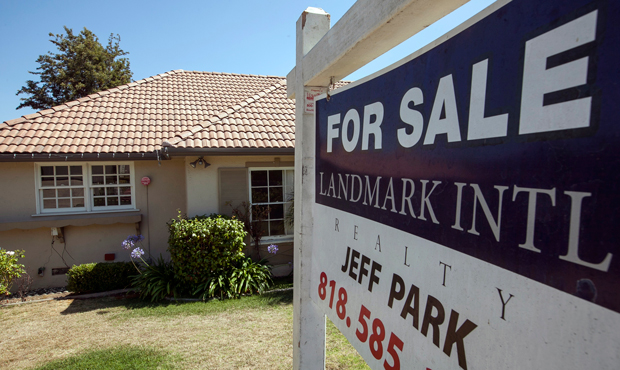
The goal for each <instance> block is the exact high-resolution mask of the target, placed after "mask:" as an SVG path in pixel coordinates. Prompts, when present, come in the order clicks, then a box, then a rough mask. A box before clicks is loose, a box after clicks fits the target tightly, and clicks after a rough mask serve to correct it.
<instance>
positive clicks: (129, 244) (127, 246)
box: [123, 238, 135, 249]
mask: <svg viewBox="0 0 620 370" xmlns="http://www.w3.org/2000/svg"><path fill="white" fill-rule="evenodd" d="M134 246H135V244H134V242H133V240H131V239H129V238H127V239H125V240H123V248H125V249H131V248H133V247H134Z"/></svg>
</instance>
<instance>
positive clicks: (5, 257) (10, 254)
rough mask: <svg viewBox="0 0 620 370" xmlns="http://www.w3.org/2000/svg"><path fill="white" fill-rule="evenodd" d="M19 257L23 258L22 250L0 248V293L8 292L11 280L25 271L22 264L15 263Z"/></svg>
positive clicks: (11, 283)
mask: <svg viewBox="0 0 620 370" xmlns="http://www.w3.org/2000/svg"><path fill="white" fill-rule="evenodd" d="M19 258H24V251H20V250H15V251H7V250H4V249H2V248H0V295H6V294H9V291H10V290H11V286H12V285H13V281H15V280H17V279H18V278H19V277H20V276H21V274H23V273H24V272H26V271H25V270H24V265H22V264H19V263H17V260H18V259H19Z"/></svg>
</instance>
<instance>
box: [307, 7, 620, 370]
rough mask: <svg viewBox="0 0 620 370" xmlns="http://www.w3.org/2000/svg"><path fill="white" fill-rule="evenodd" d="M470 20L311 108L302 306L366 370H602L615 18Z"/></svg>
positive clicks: (617, 92)
mask: <svg viewBox="0 0 620 370" xmlns="http://www.w3.org/2000/svg"><path fill="white" fill-rule="evenodd" d="M478 19H479V20H478V21H477V22H475V23H473V22H472V24H471V25H470V26H469V27H467V28H465V27H463V30H462V31H461V32H460V33H458V34H455V35H454V36H453V37H451V38H449V39H448V40H446V41H445V42H443V43H441V44H439V45H438V46H436V47H434V48H432V49H430V50H427V51H425V52H420V53H418V55H416V56H415V57H413V58H412V59H411V60H409V61H407V62H404V63H402V64H401V65H400V66H398V67H395V68H393V69H391V70H390V71H388V72H385V73H383V74H382V75H380V76H378V77H375V78H373V79H371V80H368V81H366V82H363V83H360V84H353V86H351V87H350V88H346V89H343V90H341V91H340V92H334V93H333V94H332V95H331V98H330V100H329V101H328V100H327V99H325V98H322V99H320V100H317V104H316V159H317V165H316V184H315V186H316V204H315V212H316V213H315V218H314V220H315V221H314V222H315V234H314V240H315V241H316V245H315V249H314V251H313V269H314V271H313V277H312V278H313V279H314V282H313V291H312V297H313V300H314V301H315V303H316V304H317V305H318V306H319V307H321V308H322V309H323V310H324V312H325V313H326V314H327V315H328V317H329V318H330V319H331V320H332V321H333V322H334V323H335V324H336V326H337V327H338V328H339V329H340V330H341V331H342V332H343V333H344V334H345V335H346V336H347V338H348V339H349V341H350V342H351V343H352V344H353V345H354V346H355V347H356V349H357V350H358V351H359V353H360V354H361V355H362V356H363V357H364V358H365V360H366V361H367V363H368V364H369V365H370V366H371V367H372V368H373V369H422V370H424V369H433V370H435V369H438V370H439V369H457V368H462V369H468V368H469V369H617V368H618V364H620V247H619V244H620V242H619V240H620V237H619V235H618V233H619V232H618V230H619V229H620V227H619V225H620V212H619V210H620V149H619V148H620V114H619V113H618V109H617V105H618V102H619V101H620V68H619V67H618V66H619V65H620V23H619V22H617V20H618V19H620V2H618V1H587V0H565V1H534V0H515V1H512V2H509V3H507V4H505V5H503V6H502V5H497V4H496V5H493V6H492V7H491V8H489V9H487V10H486V11H485V12H483V14H481V15H479V16H478Z"/></svg>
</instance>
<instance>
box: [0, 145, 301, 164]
mask: <svg viewBox="0 0 620 370" xmlns="http://www.w3.org/2000/svg"><path fill="white" fill-rule="evenodd" d="M248 155H295V149H294V148H174V147H171V146H164V147H163V148H162V150H155V151H153V152H144V153H0V162H79V161H89V162H92V161H140V160H151V161H152V160H156V161H161V160H167V159H170V158H171V157H185V156H199V157H200V156H248Z"/></svg>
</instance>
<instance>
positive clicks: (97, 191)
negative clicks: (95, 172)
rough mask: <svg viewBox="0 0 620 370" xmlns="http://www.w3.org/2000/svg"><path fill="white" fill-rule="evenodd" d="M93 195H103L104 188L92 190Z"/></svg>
mask: <svg viewBox="0 0 620 370" xmlns="http://www.w3.org/2000/svg"><path fill="white" fill-rule="evenodd" d="M93 195H95V196H97V195H105V188H93Z"/></svg>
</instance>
